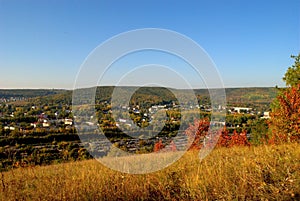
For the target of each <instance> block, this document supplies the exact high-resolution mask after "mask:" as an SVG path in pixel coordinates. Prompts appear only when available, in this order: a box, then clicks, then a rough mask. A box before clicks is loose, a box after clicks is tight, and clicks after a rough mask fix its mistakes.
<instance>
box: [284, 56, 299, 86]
mask: <svg viewBox="0 0 300 201" xmlns="http://www.w3.org/2000/svg"><path fill="white" fill-rule="evenodd" d="M291 58H293V59H294V60H295V62H294V64H293V65H292V66H290V67H289V68H288V70H287V71H286V73H285V75H284V77H283V80H284V81H285V83H286V85H287V86H296V85H297V84H298V83H299V82H300V53H299V54H298V56H295V55H292V56H291Z"/></svg>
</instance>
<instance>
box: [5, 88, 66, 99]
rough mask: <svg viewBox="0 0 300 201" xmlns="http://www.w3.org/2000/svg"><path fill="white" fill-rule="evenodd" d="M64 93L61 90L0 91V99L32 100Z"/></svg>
mask: <svg viewBox="0 0 300 201" xmlns="http://www.w3.org/2000/svg"><path fill="white" fill-rule="evenodd" d="M65 92H66V90H63V89H0V98H11V97H15V98H34V97H39V96H48V95H54V94H61V93H65Z"/></svg>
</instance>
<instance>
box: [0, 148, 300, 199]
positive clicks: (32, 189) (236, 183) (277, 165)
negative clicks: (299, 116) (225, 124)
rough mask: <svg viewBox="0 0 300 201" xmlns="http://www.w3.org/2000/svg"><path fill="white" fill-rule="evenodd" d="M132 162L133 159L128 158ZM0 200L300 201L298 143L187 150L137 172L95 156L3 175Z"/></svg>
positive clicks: (18, 170)
mask: <svg viewBox="0 0 300 201" xmlns="http://www.w3.org/2000/svg"><path fill="white" fill-rule="evenodd" d="M126 160H131V158H126ZM0 176H1V177H0V200H5V201H6V200H300V145H299V144H290V145H278V146H259V147H250V148H249V147H235V148H230V149H229V148H219V149H215V150H213V151H212V153H211V154H210V155H209V156H208V157H206V158H205V159H204V160H202V161H200V160H199V158H198V152H192V151H191V152H188V153H186V154H185V155H184V156H183V157H182V158H181V159H180V160H178V161H177V162H176V163H174V164H173V165H171V166H169V167H168V168H165V169H163V170H161V171H158V172H155V173H150V174H142V175H133V174H126V173H120V172H116V171H113V170H111V169H108V168H106V167H105V166H103V165H101V164H100V163H98V162H97V161H96V160H88V161H81V162H72V163H64V164H57V165H50V166H42V167H27V168H18V169H14V170H11V171H9V172H2V173H1V175H0Z"/></svg>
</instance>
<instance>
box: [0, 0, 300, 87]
mask: <svg viewBox="0 0 300 201" xmlns="http://www.w3.org/2000/svg"><path fill="white" fill-rule="evenodd" d="M299 8H300V1H299V0H252V1H249V0H247V1H246V0H206V1H202V0H199V1H171V0H169V1H161V0H152V1H149V0H144V1H140V0H137V1H132V0H129V1H121V0H119V1H113V0H107V1H92V0H89V1H84V0H81V1H75V0H73V1H67V0H61V1H50V0H49V1H47V0H42V1H41V0H36V1H33V0H22V1H20V0H0V68H1V74H0V88H68V89H70V88H72V87H73V85H74V81H75V78H76V75H77V73H78V71H79V68H80V65H81V64H82V63H83V61H84V60H85V58H86V57H87V56H88V54H89V53H90V52H91V51H92V50H93V49H94V48H96V47H97V46H98V45H99V44H100V43H102V42H104V41H105V40H107V39H109V38H110V37H113V36H114V35H116V34H119V33H122V32H124V31H129V30H132V29H140V28H149V27H151V28H163V29H170V30H173V31H176V32H179V33H181V34H184V35H186V36H188V37H189V38H191V39H193V40H194V41H196V42H197V43H198V44H199V45H201V46H202V47H203V48H204V49H205V50H206V51H207V53H208V54H209V55H210V56H211V58H212V59H213V61H214V62H215V64H216V66H217V68H218V70H219V72H220V75H221V77H222V79H223V81H224V84H225V86H226V87H250V86H275V85H279V86H284V83H283V82H282V76H283V75H284V73H285V71H286V69H287V67H288V66H290V65H291V64H292V63H293V60H291V59H290V55H291V54H298V53H299V50H300V9H299ZM191 79H192V78H191ZM196 85H197V84H195V86H196Z"/></svg>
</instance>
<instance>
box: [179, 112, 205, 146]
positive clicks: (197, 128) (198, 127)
mask: <svg viewBox="0 0 300 201" xmlns="http://www.w3.org/2000/svg"><path fill="white" fill-rule="evenodd" d="M209 125H210V122H209V119H208V118H203V119H200V120H199V119H195V120H194V122H193V124H190V125H189V127H188V128H187V129H186V130H185V134H186V135H187V136H188V139H189V144H190V149H200V148H201V146H202V142H203V140H204V138H205V136H206V135H207V133H208V130H209Z"/></svg>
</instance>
